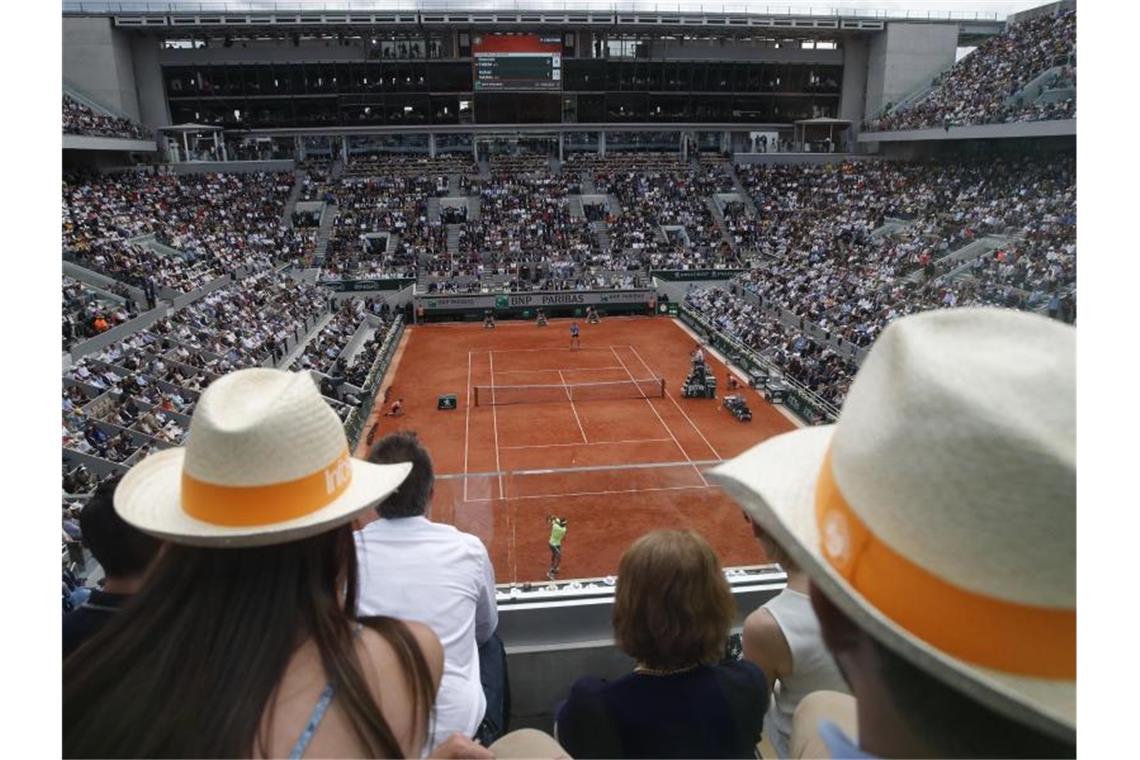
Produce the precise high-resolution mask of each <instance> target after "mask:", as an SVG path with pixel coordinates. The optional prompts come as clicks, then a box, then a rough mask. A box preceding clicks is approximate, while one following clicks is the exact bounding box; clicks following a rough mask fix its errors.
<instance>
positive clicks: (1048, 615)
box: [815, 449, 1077, 680]
mask: <svg viewBox="0 0 1140 760" xmlns="http://www.w3.org/2000/svg"><path fill="white" fill-rule="evenodd" d="M815 515H816V521H817V524H818V526H819V535H820V550H821V552H822V553H823V556H824V557H825V558H826V559H827V561H828V562H829V563H830V564H831V566H832V567H834V568H835V569H836V570H837V571H838V572H839V574H840V575H842V576H843V577H844V578H845V579H846V580H847V582H848V583H850V584H851V585H852V586H853V587H855V589H856V590H857V591H858V592H859V593H860V594H862V595H863V596H864V597H865V598H866V599H867V601H869V602H870V603H871V604H873V605H874V606H875V607H876V608H877V609H878V610H879V611H880V612H881V613H883V614H884V615H886V616H887V617H888V618H890V619H891V620H893V621H894V622H895V623H897V624H899V625H900V626H902V627H903V628H905V629H906V630H907V631H909V632H910V633H911V634H913V635H914V636H916V637H918V638H920V639H922V640H923V641H925V642H926V643H927V644H930V645H931V646H933V647H935V648H937V649H940V650H941V651H943V652H945V653H946V654H948V655H951V656H953V657H957V658H958V659H961V660H965V661H966V662H969V663H972V664H974V665H978V666H981V667H985V668H990V669H992V670H998V671H1001V672H1003V673H1010V674H1014V675H1021V676H1029V677H1032V678H1047V679H1052V680H1073V679H1075V678H1076V677H1077V613H1076V610H1070V609H1057V608H1053V607H1040V606H1034V605H1027V604H1018V603H1016V602H1007V601H1005V600H1001V599H996V598H994V597H990V596H984V595H982V594H978V593H975V592H973V591H968V590H966V589H963V588H961V587H959V586H955V585H952V584H950V583H948V582H947V581H945V580H943V579H942V578H939V577H938V576H936V575H934V574H933V573H931V572H930V571H928V570H925V569H923V568H922V567H919V566H918V565H916V564H915V563H913V562H911V561H910V560H909V559H907V558H906V557H904V556H902V555H901V554H899V553H898V552H896V551H895V550H893V549H892V548H891V547H889V546H887V545H886V544H885V543H883V542H882V541H881V540H880V539H879V538H878V537H877V536H875V535H874V534H873V533H872V532H871V531H870V529H869V528H868V527H867V526H866V524H864V523H863V521H862V520H861V519H859V516H858V515H856V514H855V512H854V511H853V510H852V509H851V505H850V504H848V503H847V500H846V499H845V498H844V497H843V494H842V493H840V491H839V487H838V485H837V484H836V482H835V474H834V472H833V471H832V467H831V451H830V449H829V450H828V452H827V455H826V456H825V457H824V460H823V467H822V468H821V469H820V473H819V481H818V483H817V485H816V494H815Z"/></svg>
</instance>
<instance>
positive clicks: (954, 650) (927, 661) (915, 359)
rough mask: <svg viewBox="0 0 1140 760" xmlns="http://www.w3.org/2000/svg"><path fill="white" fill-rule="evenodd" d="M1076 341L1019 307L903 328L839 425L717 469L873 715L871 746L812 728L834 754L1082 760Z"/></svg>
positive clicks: (877, 352)
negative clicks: (801, 583) (796, 583)
mask: <svg viewBox="0 0 1140 760" xmlns="http://www.w3.org/2000/svg"><path fill="white" fill-rule="evenodd" d="M1075 336H1076V331H1075V330H1074V329H1073V328H1071V327H1069V326H1067V325H1063V324H1061V323H1059V322H1057V321H1054V320H1049V319H1046V318H1045V317H1043V316H1040V315H1034V314H1026V313H1022V312H1015V311H1010V310H1004V309H993V308H989V309H975V308H959V309H954V310H947V311H933V312H926V313H923V314H920V315H916V316H912V317H905V318H903V319H900V320H898V321H896V322H894V323H893V324H891V325H890V326H889V327H888V328H887V329H886V330H885V331H884V332H883V334H882V336H881V337H880V338H879V340H878V341H877V342H876V343H875V345H874V346H873V347H872V349H871V351H870V353H869V354H868V356H867V358H866V360H865V361H864V363H863V365H862V367H861V369H860V371H859V375H858V377H857V378H856V380H855V382H854V384H853V385H852V387H851V391H850V394H849V395H848V397H847V401H846V403H845V404H844V407H843V411H842V413H841V414H840V416H839V420H838V422H837V423H836V424H835V425H827V426H819V427H814V428H805V429H803V430H799V431H794V432H791V433H786V434H784V435H780V436H777V437H775V438H771V439H769V440H767V441H765V442H763V443H761V444H759V445H757V446H755V447H753V448H752V449H750V450H748V451H746V452H744V453H743V454H741V455H740V456H738V457H736V458H735V459H733V460H731V461H729V462H727V463H725V464H722V465H721V466H719V467H718V468H716V469H715V470H713V471H712V473H711V474H710V478H712V479H714V480H715V481H716V482H717V483H718V484H720V485H722V486H723V487H724V488H725V489H726V490H727V491H728V492H729V493H730V494H731V495H732V496H733V497H734V498H735V499H736V500H737V501H739V502H740V504H741V505H742V506H743V507H744V508H745V509H746V510H747V512H748V514H749V516H750V518H751V519H752V520H753V521H754V522H755V523H756V524H757V525H759V526H760V528H761V529H762V530H763V531H764V533H766V534H767V535H769V536H771V537H772V539H773V540H774V541H775V542H777V543H778V544H779V545H780V547H781V548H782V549H784V550H785V551H786V552H787V553H788V554H789V555H790V556H791V558H792V559H793V560H794V561H795V563H796V564H797V566H799V567H801V568H803V571H804V572H805V573H806V574H807V576H808V578H809V579H810V584H809V595H810V597H811V603H812V608H813V610H814V611H815V614H816V617H817V618H818V620H819V626H820V630H821V632H822V635H823V640H824V642H825V643H826V645H827V647H828V649H829V650H830V651H831V653H832V654H833V655H834V657H835V660H836V662H837V664H838V665H839V668H840V670H841V672H842V673H843V674H844V677H845V678H846V680H847V683H848V684H849V685H850V687H851V691H852V693H853V694H854V696H855V701H856V704H857V705H858V737H857V739H856V738H854V737H852V736H850V735H849V734H848V733H847V732H844V731H843V730H841V729H840V728H839V727H838V726H837V725H836V724H835V721H834V720H832V719H830V716H825V717H826V718H828V719H824V720H819V719H818V718H816V719H813V720H811V721H808V722H809V723H814V724H815V726H814V728H816V729H817V730H818V732H819V735H820V738H822V739H823V741H824V742H825V743H826V745H827V747H828V749H829V751H830V754H831V756H832V757H867V756H874V757H918V756H923V757H935V756H938V757H983V756H984V757H1060V756H1066V757H1071V756H1074V755H1075V753H1076V456H1075V454H1076V391H1075V387H1076V371H1075V366H1076V361H1075V359H1076V356H1075V355H1076V350H1075V349H1076V345H1075V344H1076V341H1075ZM851 709H853V707H852V706H851V705H850V703H848V708H847V710H845V712H848V717H850V716H849V711H850V710H851ZM800 717H801V716H797V718H796V722H797V724H799V723H800V722H801V721H800ZM856 741H857V744H856ZM793 744H796V740H795V737H793Z"/></svg>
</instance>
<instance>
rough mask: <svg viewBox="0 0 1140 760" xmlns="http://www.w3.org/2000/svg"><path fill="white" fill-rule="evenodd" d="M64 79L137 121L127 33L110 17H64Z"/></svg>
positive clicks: (136, 98) (136, 101) (136, 94)
mask: <svg viewBox="0 0 1140 760" xmlns="http://www.w3.org/2000/svg"><path fill="white" fill-rule="evenodd" d="M63 78H64V80H65V81H67V82H70V83H71V84H73V85H75V87H76V88H77V89H78V90H80V91H82V92H83V93H84V94H86V95H89V96H90V97H91V98H92V99H94V100H95V101H96V102H98V103H100V104H102V105H104V106H106V107H107V108H108V109H110V110H112V111H115V112H117V113H119V114H122V115H124V116H127V117H128V118H130V119H134V120H136V121H137V120H139V100H138V93H137V89H136V88H135V72H134V62H133V59H132V55H131V39H130V34H128V33H127V32H124V31H122V30H119V29H115V28H114V27H113V26H112V25H111V19H109V18H98V17H65V18H64V19H63Z"/></svg>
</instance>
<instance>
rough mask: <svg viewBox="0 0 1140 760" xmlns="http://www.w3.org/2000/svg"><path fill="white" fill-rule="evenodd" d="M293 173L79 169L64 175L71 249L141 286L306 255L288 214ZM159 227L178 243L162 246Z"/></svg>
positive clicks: (189, 285) (197, 281)
mask: <svg viewBox="0 0 1140 760" xmlns="http://www.w3.org/2000/svg"><path fill="white" fill-rule="evenodd" d="M292 184H293V179H292V175H290V174H288V173H253V174H241V175H236V174H187V175H175V174H155V173H150V172H145V171H130V172H121V173H115V174H98V175H97V174H75V175H68V176H65V177H64V180H63V252H64V256H65V258H70V259H71V260H73V261H75V262H76V263H78V264H80V265H81V266H84V267H87V268H90V269H94V270H96V271H99V272H102V273H104V274H107V275H109V276H111V277H114V278H115V279H119V280H122V281H124V282H127V283H129V284H131V285H135V286H137V287H143V286H144V285H145V284H146V282H147V281H148V280H149V281H151V282H153V283H154V284H156V285H157V286H158V287H162V288H170V289H173V290H176V291H180V292H186V291H189V290H193V289H194V288H196V287H199V286H201V285H204V284H205V283H207V282H209V281H210V280H212V279H214V278H216V277H218V276H220V275H222V274H225V273H228V272H232V271H234V270H236V269H238V268H240V267H243V266H249V265H251V264H253V263H258V262H260V263H268V262H271V261H274V260H282V259H286V258H289V257H293V256H296V255H303V253H304V251H305V246H306V243H305V240H304V238H303V237H301V236H300V233H298V232H294V231H290V230H285V229H284V228H283V227H282V226H281V217H282V214H283V212H284V208H285V200H286V198H287V197H288V195H289V191H290V189H291V188H292ZM149 235H154V236H155V240H156V241H157V242H159V243H162V244H164V245H165V246H168V247H169V248H172V249H174V252H162V253H160V252H158V251H157V250H155V249H154V248H153V247H151V246H149V245H147V244H146V243H145V242H140V241H137V240H136V239H137V238H139V237H141V236H149Z"/></svg>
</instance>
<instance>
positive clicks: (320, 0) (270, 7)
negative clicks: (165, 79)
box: [63, 0, 1004, 21]
mask: <svg viewBox="0 0 1140 760" xmlns="http://www.w3.org/2000/svg"><path fill="white" fill-rule="evenodd" d="M268 11H275V12H309V13H316V12H330V13H336V12H365V11H403V12H421V11H422V12H429V13H431V12H441V11H456V12H460V11H480V12H494V11H500V12H506V11H517V12H524V11H576V12H587V11H594V12H599V13H701V14H722V15H728V14H732V15H748V16H761V15H763V16H806V17H810V18H816V17H819V18H841V17H846V18H870V19H899V18H907V19H930V20H946V21H952V20H955V19H957V20H962V21H1000V20H1002V19H1003V18H1004V17H1003V16H1001V15H1000V14H997V13H983V12H980V11H962V10H954V9H953V8H949V7H948V8H942V9H938V10H935V9H925V10H913V11H912V10H909V9H907V10H893V9H886V8H866V7H861V6H859V5H850V6H848V5H843V6H830V7H824V8H820V7H816V6H813V5H812V4H808V3H806V2H805V1H804V0H799V2H795V3H783V4H780V3H776V4H766V5H760V4H758V3H716V2H707V3H704V2H690V3H682V2H678V3H669V2H653V1H652V0H650V1H647V2H639V1H638V0H627V2H617V3H606V2H589V0H506V1H505V2H503V1H501V0H342V1H341V2H329V0H249V1H247V2H243V1H242V0H213V1H211V0H206V1H205V2H147V1H146V0H143V2H101V1H100V0H64V2H63V12H64V13H65V14H67V13H88V14H92V13H94V14H103V13H256V12H268Z"/></svg>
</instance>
